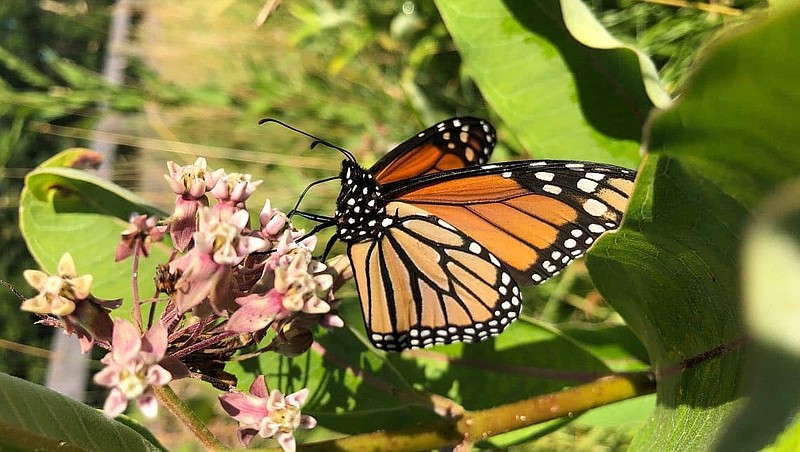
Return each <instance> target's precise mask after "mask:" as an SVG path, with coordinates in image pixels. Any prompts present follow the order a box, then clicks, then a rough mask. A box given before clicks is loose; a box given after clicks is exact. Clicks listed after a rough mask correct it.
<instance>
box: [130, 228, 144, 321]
mask: <svg viewBox="0 0 800 452" xmlns="http://www.w3.org/2000/svg"><path fill="white" fill-rule="evenodd" d="M141 245H142V241H141V240H138V239H137V240H136V241H135V242H134V244H133V263H132V264H131V265H132V266H133V268H132V269H131V275H132V276H131V281H132V282H133V287H132V288H131V289H132V291H133V292H132V293H133V319H134V320H136V326H138V327H139V332H140V333H141V332H144V329H143V326H142V300H141V299H140V298H139V247H140V246H141Z"/></svg>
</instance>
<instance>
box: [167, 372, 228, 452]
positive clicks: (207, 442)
mask: <svg viewBox="0 0 800 452" xmlns="http://www.w3.org/2000/svg"><path fill="white" fill-rule="evenodd" d="M153 392H155V394H156V397H157V398H158V401H159V402H160V403H161V404H162V405H163V406H165V407H167V409H168V410H169V411H170V412H171V413H172V414H173V415H174V416H175V417H177V418H178V419H179V420H180V421H181V423H182V424H183V425H185V426H186V427H187V428H188V429H189V430H191V431H192V433H194V436H195V437H196V438H197V440H198V441H200V443H202V444H203V446H205V448H206V450H229V449H230V448H229V447H228V446H226V445H225V444H223V443H222V442H221V441H220V440H219V439H217V437H216V436H214V434H213V433H211V431H210V430H208V428H207V427H206V426H205V424H203V422H202V421H201V420H200V419H199V418H198V417H197V416H196V415H195V414H194V412H193V411H192V410H191V409H189V407H188V406H186V404H185V403H183V401H182V400H181V399H180V398H179V397H178V395H177V394H175V391H173V390H172V388H170V387H169V386H158V387H155V386H154V387H153Z"/></svg>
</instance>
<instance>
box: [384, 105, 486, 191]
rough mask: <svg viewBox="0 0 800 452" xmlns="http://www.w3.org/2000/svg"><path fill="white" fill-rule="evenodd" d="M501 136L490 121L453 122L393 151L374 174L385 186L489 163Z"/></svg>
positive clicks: (423, 132) (430, 130) (453, 120)
mask: <svg viewBox="0 0 800 452" xmlns="http://www.w3.org/2000/svg"><path fill="white" fill-rule="evenodd" d="M496 141H497V135H496V133H495V130H494V127H492V125H491V124H489V122H488V121H485V120H483V119H478V118H471V117H462V118H451V119H448V120H445V121H442V122H440V123H438V124H436V125H435V126H433V127H430V128H428V129H426V130H424V131H422V132H420V133H419V134H417V135H416V136H414V137H412V138H410V139H408V140H407V141H405V142H403V143H402V144H400V145H399V146H397V147H396V148H394V149H392V150H391V151H389V153H387V154H386V155H384V156H383V157H382V158H381V159H380V160H378V162H376V163H375V164H374V165H373V166H372V168H371V169H370V172H371V173H372V174H373V176H375V179H376V180H377V181H378V182H379V183H381V184H387V183H391V182H397V181H401V180H405V179H409V178H412V177H416V176H421V175H424V174H432V173H436V172H441V171H447V170H452V169H457V168H465V167H469V166H474V165H482V164H484V163H486V162H487V161H488V159H489V156H490V155H491V153H492V149H494V145H495V142H496Z"/></svg>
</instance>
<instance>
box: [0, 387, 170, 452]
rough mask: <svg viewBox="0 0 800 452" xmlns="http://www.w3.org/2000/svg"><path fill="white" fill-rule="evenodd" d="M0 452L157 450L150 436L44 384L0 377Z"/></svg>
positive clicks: (157, 445) (156, 443)
mask: <svg viewBox="0 0 800 452" xmlns="http://www.w3.org/2000/svg"><path fill="white" fill-rule="evenodd" d="M0 406H2V407H3V408H2V409H0V429H1V430H2V432H3V434H2V435H0V449H2V450H33V449H36V450H60V447H62V445H65V446H70V447H82V448H84V449H85V450H117V451H158V450H166V449H164V448H163V447H162V446H161V445H160V444H159V443H158V441H156V440H155V439H154V438H153V437H152V436H150V435H147V434H142V433H140V431H143V429H141V430H139V429H138V428H137V429H134V428H132V427H131V426H128V425H125V424H123V423H121V422H119V421H115V420H111V419H108V418H106V417H105V416H104V415H103V413H102V412H100V411H98V410H95V409H94V408H90V407H88V406H86V405H84V404H82V403H79V402H76V401H74V400H72V399H69V398H67V397H64V396H63V395H61V394H59V393H57V392H54V391H52V390H50V389H47V388H45V387H43V386H39V385H35V384H33V383H29V382H27V381H25V380H21V379H19V378H15V377H12V376H10V375H6V374H0Z"/></svg>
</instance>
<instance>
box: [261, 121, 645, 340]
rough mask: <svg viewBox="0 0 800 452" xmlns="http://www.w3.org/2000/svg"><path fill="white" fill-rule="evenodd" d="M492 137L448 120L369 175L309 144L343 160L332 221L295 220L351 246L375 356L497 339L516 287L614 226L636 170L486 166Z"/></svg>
mask: <svg viewBox="0 0 800 452" xmlns="http://www.w3.org/2000/svg"><path fill="white" fill-rule="evenodd" d="M262 122H264V121H262ZM295 130H296V129H295ZM301 133H303V132H301ZM309 136H310V135H309ZM312 138H315V137H312ZM496 138H497V136H496V133H495V129H494V128H493V127H492V125H491V124H489V123H488V122H487V121H485V120H481V119H477V118H471V117H462V118H452V119H448V120H446V121H442V122H440V123H438V124H436V125H435V126H433V127H430V128H429V129H427V130H424V131H422V132H420V133H419V134H417V135H416V136H414V137H412V138H410V139H408V140H407V141H405V142H403V143H402V144H400V145H399V146H397V147H396V148H394V149H393V150H391V151H390V152H389V153H388V154H386V155H385V156H384V157H382V158H381V159H380V160H378V162H377V163H375V164H374V165H373V166H372V167H371V168H369V169H364V168H362V167H361V166H359V164H358V163H357V162H356V160H355V158H354V157H353V155H352V154H350V153H349V152H347V151H346V150H344V149H342V148H340V147H337V146H333V145H331V144H329V143H327V142H324V141H322V140H319V139H317V141H315V143H314V144H312V147H313V146H314V145H315V144H319V143H324V144H326V145H328V146H331V147H333V148H336V149H338V150H340V151H341V152H342V153H343V154H344V156H345V157H346V159H345V160H344V161H343V162H342V170H341V173H340V175H339V176H338V179H339V180H340V181H341V185H342V188H341V192H340V193H339V196H338V199H337V201H336V211H335V213H334V215H333V216H332V217H326V216H321V215H315V214H310V213H306V212H301V211H297V210H296V209H295V210H293V211H292V212H293V213H296V214H298V215H300V216H303V217H306V218H309V219H311V220H314V221H318V222H319V223H320V224H318V225H317V227H315V228H314V231H318V230H321V229H323V228H326V227H331V226H336V232H335V234H334V236H333V238H332V239H331V242H329V244H328V247H327V249H326V251H325V254H327V252H328V251H329V250H330V246H331V245H332V244H333V242H334V241H335V240H336V239H338V240H340V241H342V242H344V243H345V244H346V245H347V255H348V256H349V259H350V263H351V265H352V268H353V273H354V275H355V281H356V287H357V290H358V295H359V298H360V300H361V307H362V311H363V316H364V322H365V325H366V329H367V334H368V337H369V340H370V341H371V342H372V344H373V345H374V346H375V347H377V348H379V349H384V350H393V351H400V350H403V349H406V348H416V347H427V346H431V345H435V344H447V343H451V342H458V341H461V342H473V341H480V340H484V339H486V338H488V337H490V336H494V335H497V334H499V333H501V332H502V331H503V330H504V329H505V328H506V327H507V326H508V325H509V324H510V323H511V322H512V321H514V319H516V318H517V317H518V316H519V312H520V307H521V299H520V291H519V284H523V283H533V284H538V283H540V282H542V281H544V280H546V279H547V278H549V277H551V276H553V275H555V274H556V273H558V272H559V271H561V270H562V269H563V268H564V267H565V266H566V265H567V264H568V263H569V262H570V261H572V260H573V259H575V258H577V257H579V256H581V255H583V254H584V252H585V251H586V250H587V249H588V248H589V247H590V246H591V244H592V243H593V242H594V240H596V239H597V237H598V236H600V234H602V233H603V232H605V231H608V230H612V229H616V228H617V227H618V226H619V224H620V221H621V220H622V214H623V211H624V210H625V207H626V205H627V202H628V195H629V193H630V191H631V189H632V187H633V180H634V177H635V175H636V173H635V172H634V171H632V170H628V169H625V168H621V167H617V166H611V165H604V164H598V163H587V162H575V161H547V160H529V161H517V162H504V163H497V164H487V163H486V162H487V161H488V159H489V156H490V154H491V152H492V149H493V148H494V144H495V141H496ZM333 179H335V178H329V179H326V180H333ZM319 182H322V181H319Z"/></svg>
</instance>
